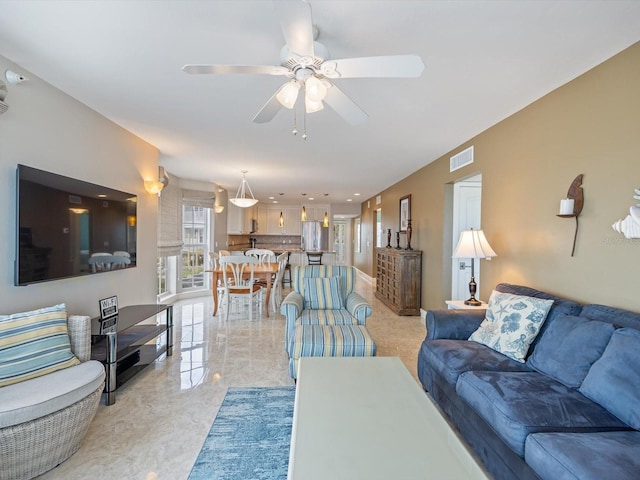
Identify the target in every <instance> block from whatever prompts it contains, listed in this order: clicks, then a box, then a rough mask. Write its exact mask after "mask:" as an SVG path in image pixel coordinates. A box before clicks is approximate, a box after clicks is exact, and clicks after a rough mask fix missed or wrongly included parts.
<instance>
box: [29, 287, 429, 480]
mask: <svg viewBox="0 0 640 480" xmlns="http://www.w3.org/2000/svg"><path fill="white" fill-rule="evenodd" d="M356 288H357V290H358V292H359V293H361V294H362V295H364V296H365V298H367V299H368V300H369V301H370V303H371V304H372V307H373V315H372V317H370V318H369V319H368V321H367V327H368V329H369V331H370V333H371V335H372V336H373V337H374V339H375V341H376V343H377V347H378V355H380V356H398V357H400V358H401V359H402V360H403V362H404V363H405V365H406V366H407V368H408V369H409V371H410V372H411V373H412V374H413V375H414V377H416V362H417V353H418V348H419V346H420V343H421V342H422V339H423V338H424V335H425V328H424V322H423V320H422V319H421V318H420V317H399V316H397V315H394V314H393V313H392V312H391V311H390V310H389V309H388V308H386V307H385V306H384V305H383V304H382V303H380V302H379V301H378V300H376V299H375V298H374V296H373V288H372V286H371V285H370V284H369V283H368V282H366V281H365V280H363V279H361V278H359V279H358V282H357V284H356ZM286 293H287V291H286V290H285V292H284V294H285V295H286ZM211 312H212V301H211V298H210V296H206V297H200V298H195V299H189V300H183V301H180V302H177V303H176V304H175V306H174V322H175V332H174V345H175V346H174V353H173V356H171V357H163V358H161V359H159V360H157V361H156V362H155V363H154V364H153V365H151V366H149V367H148V368H147V369H145V370H144V371H143V372H141V373H140V374H139V375H137V376H136V377H134V378H133V379H132V380H130V381H129V382H128V383H127V384H125V385H124V386H123V387H121V388H120V389H118V392H117V396H116V397H117V398H116V403H115V404H114V405H112V406H109V407H107V406H105V405H104V398H103V399H102V402H101V405H100V407H99V409H98V413H97V415H96V417H95V419H94V421H93V422H92V424H91V426H90V428H89V432H88V434H87V436H86V437H85V440H84V442H83V444H82V446H81V448H80V450H79V451H78V452H77V453H76V454H75V455H73V456H72V457H71V458H70V459H69V460H67V461H66V462H64V463H63V464H62V465H59V466H58V467H56V468H55V469H53V470H51V471H50V472H47V473H46V474H44V475H43V476H42V477H40V478H41V479H45V480H54V479H56V480H58V479H59V480H62V479H64V480H75V479H78V480H79V479H83V480H84V479H127V480H156V479H163V480H180V479H186V478H187V477H188V475H189V472H190V471H191V467H192V465H193V463H194V461H195V459H196V456H197V455H198V452H199V451H200V447H201V446H202V443H203V441H204V439H205V437H206V435H207V433H208V431H209V428H210V427H211V424H212V423H213V420H214V418H215V416H216V413H217V411H218V408H219V407H220V404H221V402H222V399H223V398H224V395H225V392H226V389H227V388H228V387H244V386H280V385H293V381H292V380H291V378H290V377H289V374H288V358H287V355H286V353H285V351H284V317H283V316H282V315H280V314H271V316H270V317H269V318H267V317H264V316H260V317H259V318H257V319H256V318H254V320H253V322H249V320H248V319H246V318H243V317H242V316H241V315H240V314H231V315H230V316H229V320H228V321H226V322H225V321H224V319H223V317H222V316H220V315H219V316H216V317H212V316H211Z"/></svg>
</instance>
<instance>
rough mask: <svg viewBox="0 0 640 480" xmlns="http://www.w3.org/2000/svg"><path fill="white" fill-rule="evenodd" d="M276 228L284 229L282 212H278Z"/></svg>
mask: <svg viewBox="0 0 640 480" xmlns="http://www.w3.org/2000/svg"><path fill="white" fill-rule="evenodd" d="M278 226H279V227H284V216H283V215H282V212H280V220H278Z"/></svg>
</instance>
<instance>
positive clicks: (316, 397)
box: [288, 357, 490, 480]
mask: <svg viewBox="0 0 640 480" xmlns="http://www.w3.org/2000/svg"><path fill="white" fill-rule="evenodd" d="M487 478H490V477H489V476H488V474H486V473H485V472H484V470H483V469H482V468H481V467H480V466H479V465H478V464H477V463H476V461H475V460H474V458H473V456H472V455H471V453H470V452H469V451H468V450H467V447H466V446H465V444H464V443H463V442H462V441H461V440H460V439H459V438H458V437H457V435H456V434H455V433H454V431H453V430H452V429H451V427H450V426H449V425H448V424H447V422H446V421H445V419H444V418H443V417H442V415H441V414H440V412H439V411H438V409H437V408H436V406H435V405H434V404H433V402H432V401H431V399H429V397H427V395H426V394H425V393H424V392H423V391H422V389H421V388H420V386H419V385H418V383H417V382H416V381H415V379H414V378H413V377H412V376H411V374H410V373H409V371H408V370H407V369H406V367H405V366H404V365H403V363H402V361H401V360H400V359H399V358H397V357H347V358H345V357H303V358H301V359H300V364H299V370H298V383H297V388H296V398H295V407H294V414H293V430H292V435H291V450H290V453H289V475H288V480H316V479H317V480H327V479H331V480H340V479H345V480H347V479H348V480H357V479H367V480H372V479H380V480H391V479H393V480H404V479H407V480H409V479H410V480H414V479H434V480H435V479H438V480H441V479H448V480H451V479H461V480H462V479H464V480H471V479H487Z"/></svg>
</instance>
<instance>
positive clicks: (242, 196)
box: [229, 170, 258, 208]
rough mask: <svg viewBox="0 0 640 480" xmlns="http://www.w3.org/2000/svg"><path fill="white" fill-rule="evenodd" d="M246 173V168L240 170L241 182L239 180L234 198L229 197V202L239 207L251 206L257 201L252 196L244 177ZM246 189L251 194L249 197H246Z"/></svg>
mask: <svg viewBox="0 0 640 480" xmlns="http://www.w3.org/2000/svg"><path fill="white" fill-rule="evenodd" d="M246 173H247V170H242V182H240V187H238V191H237V193H236V196H235V198H230V199H229V201H230V202H231V203H233V204H234V205H235V206H236V207H240V208H249V207H253V206H254V205H255V204H256V203H258V200H257V199H256V198H254V196H253V192H252V191H251V187H250V186H249V182H247V179H246V178H245V175H246ZM247 190H249V194H250V195H251V197H247Z"/></svg>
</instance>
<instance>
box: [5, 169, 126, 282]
mask: <svg viewBox="0 0 640 480" xmlns="http://www.w3.org/2000/svg"><path fill="white" fill-rule="evenodd" d="M136 200H137V197H136V196H135V195H132V194H130V193H125V192H121V191H118V190H114V189H112V188H107V187H103V186H100V185H95V184H93V183H88V182H84V181H82V180H77V179H74V178H69V177H65V176H62V175H57V174H55V173H50V172H45V171H43V170H38V169H36V168H32V167H27V166H25V165H18V172H17V210H18V212H17V229H16V232H17V238H16V261H15V267H16V268H15V284H16V285H29V284H31V283H37V282H46V281H49V280H58V279H61V278H68V277H77V276H81V275H93V274H95V273H103V272H108V271H112V270H119V269H123V268H131V267H135V266H136V223H137V215H136V205H137V203H136Z"/></svg>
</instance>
